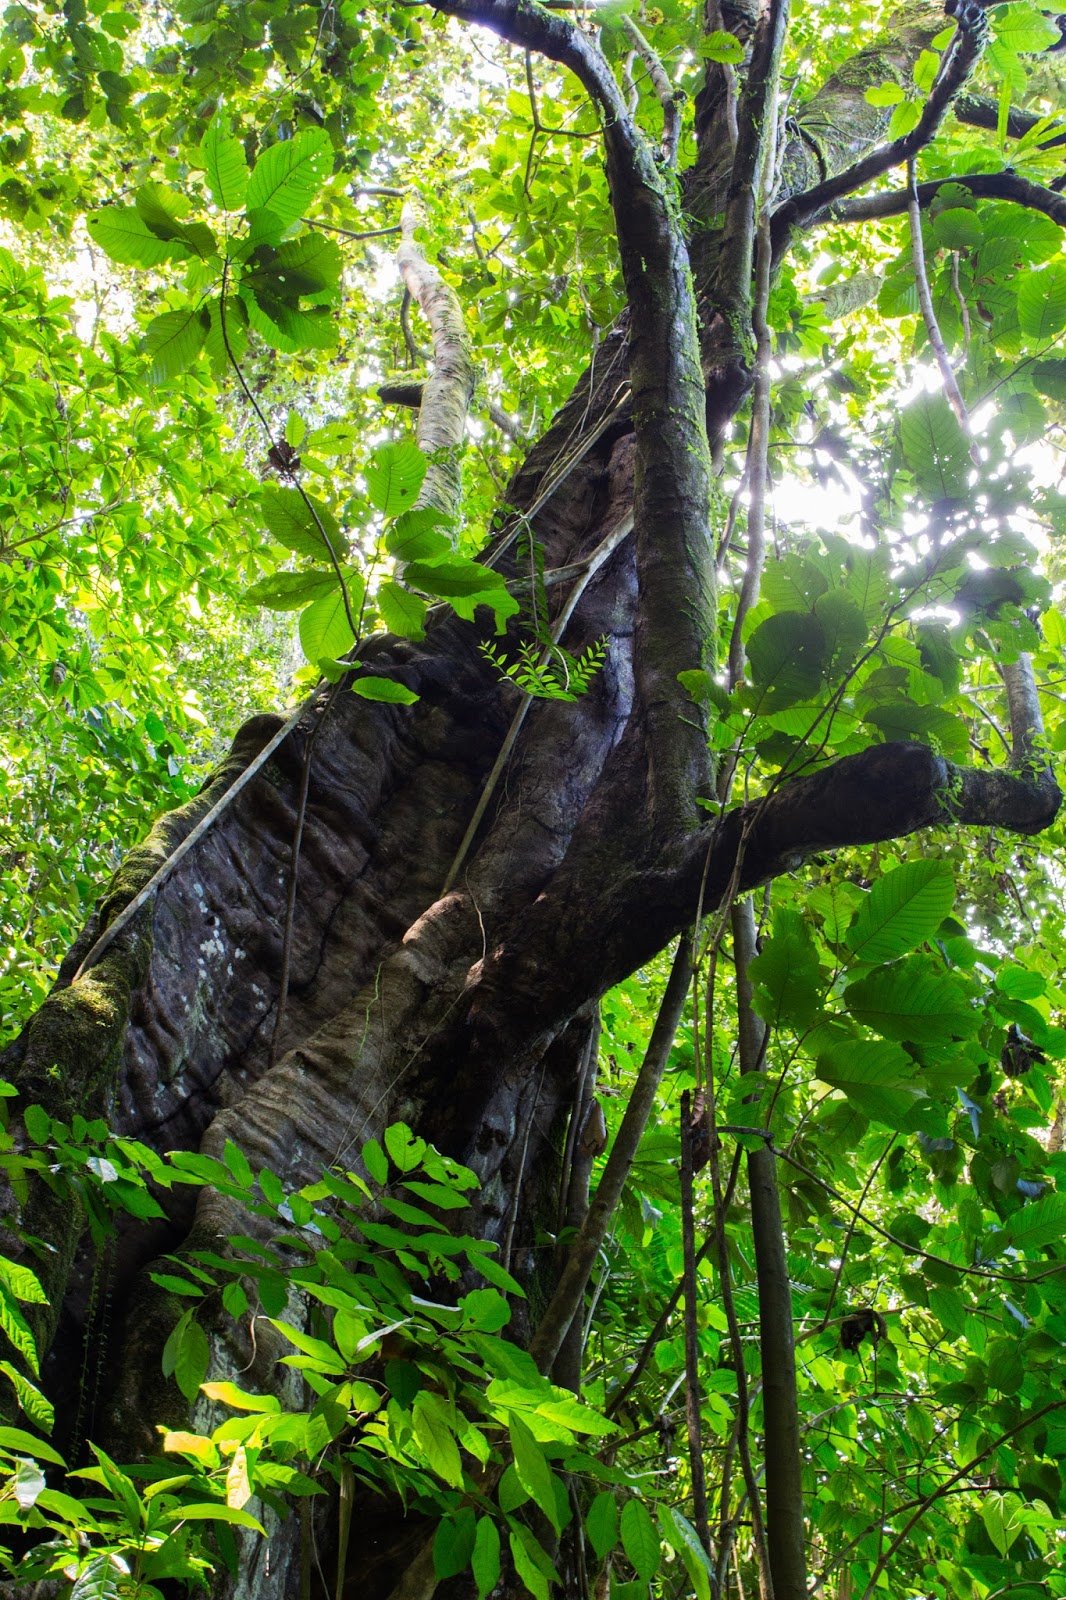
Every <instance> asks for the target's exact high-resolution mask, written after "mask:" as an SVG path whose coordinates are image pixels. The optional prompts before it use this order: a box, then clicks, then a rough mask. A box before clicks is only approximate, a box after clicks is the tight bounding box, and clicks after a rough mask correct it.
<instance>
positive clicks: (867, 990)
mask: <svg viewBox="0 0 1066 1600" xmlns="http://www.w3.org/2000/svg"><path fill="white" fill-rule="evenodd" d="M844 1003H845V1005H846V1006H847V1008H848V1010H849V1011H850V1012H851V1014H852V1016H854V1017H855V1018H856V1019H857V1020H858V1021H859V1022H861V1023H863V1024H865V1026H866V1027H868V1028H873V1029H874V1030H875V1032H877V1033H880V1034H881V1035H882V1036H883V1037H884V1038H886V1039H906V1040H910V1041H911V1042H913V1043H914V1044H949V1043H950V1042H951V1041H952V1040H953V1039H968V1038H971V1037H972V1036H973V1035H974V1034H975V1033H976V1031H977V1027H978V1024H979V1022H980V1014H979V1013H978V1012H977V1011H976V1010H975V1009H974V1008H973V1006H971V1004H970V999H969V995H968V993H967V991H966V989H965V988H964V987H963V986H962V984H961V983H960V982H959V981H958V980H957V979H956V978H955V977H954V976H953V975H951V974H938V973H937V971H936V969H935V968H930V967H929V966H928V965H927V964H926V963H925V962H923V961H922V960H921V958H920V957H912V958H911V959H910V960H908V961H899V962H894V963H893V964H892V965H891V966H887V967H878V968H876V969H875V970H874V971H873V972H871V973H869V974H868V975H867V976H866V977H864V978H859V979H858V980H857V982H855V983H851V984H849V985H848V987H847V989H846V990H845V991H844Z"/></svg>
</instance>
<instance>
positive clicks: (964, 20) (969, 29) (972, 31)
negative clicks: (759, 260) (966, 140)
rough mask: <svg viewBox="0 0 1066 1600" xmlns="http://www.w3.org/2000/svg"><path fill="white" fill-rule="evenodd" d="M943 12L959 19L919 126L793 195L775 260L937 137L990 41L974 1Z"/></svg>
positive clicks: (781, 215)
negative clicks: (829, 212) (809, 228)
mask: <svg viewBox="0 0 1066 1600" xmlns="http://www.w3.org/2000/svg"><path fill="white" fill-rule="evenodd" d="M944 9H945V11H946V12H947V14H948V15H949V16H953V17H954V18H955V20H956V23H957V28H956V32H955V37H954V38H953V39H952V41H951V43H950V45H949V46H948V48H947V51H946V52H945V54H944V57H943V59H942V61H941V63H940V70H939V72H938V73H937V76H936V81H935V82H934V84H933V87H932V88H931V89H930V91H929V98H928V99H927V101H926V103H925V106H924V107H923V110H922V115H921V118H920V119H919V121H918V123H917V124H916V126H915V127H914V128H912V130H911V132H910V133H907V134H904V135H903V136H902V137H901V138H899V139H893V140H891V141H890V142H889V143H888V144H883V145H879V146H878V147H877V149H876V150H871V151H870V153H869V154H868V155H866V156H863V157H862V158H861V160H859V161H856V162H855V163H854V164H853V165H852V166H850V167H846V168H845V169H844V171H843V172H839V173H837V174H836V175H835V176H834V177H831V178H828V179H826V181H825V182H824V183H818V184H815V186H814V188H813V189H808V190H807V191H806V193H804V194H797V195H793V197H792V199H791V200H788V201H786V202H785V204H784V205H782V206H781V207H779V209H778V210H777V212H776V213H775V216H774V222H773V236H774V247H775V248H774V253H775V256H778V255H780V253H781V252H782V251H783V250H784V248H785V247H786V245H787V243H788V238H789V235H790V233H791V231H792V229H793V228H796V227H803V226H806V225H808V224H809V223H810V222H811V221H813V220H814V218H816V217H817V216H819V215H820V214H821V213H822V212H824V211H825V209H826V207H827V206H831V205H832V204H833V203H834V202H835V201H837V200H841V199H843V198H844V196H845V195H849V194H853V193H854V191H855V190H856V189H861V188H863V187H864V185H866V184H867V183H872V182H873V180H874V179H875V178H879V177H880V176H881V174H882V173H883V172H888V171H889V170H890V169H891V168H892V167H898V166H900V165H901V164H902V163H903V162H904V161H909V160H910V158H911V157H912V156H915V155H917V153H918V151H919V150H922V149H924V148H925V146H926V145H927V144H929V142H930V140H931V139H932V138H933V137H934V136H935V134H936V132H937V129H938V128H939V127H940V125H941V123H942V122H943V120H944V118H945V116H946V115H947V112H948V109H949V107H950V106H951V104H952V102H953V100H954V99H955V97H956V96H957V94H958V93H959V90H960V89H961V88H962V86H963V84H964V83H965V82H966V80H967V78H969V76H970V74H971V73H972V72H973V69H974V67H975V66H976V65H977V62H978V60H979V59H980V56H981V52H982V50H983V49H984V46H985V40H986V38H987V36H988V22H987V19H986V18H985V14H984V12H983V11H982V10H981V8H980V7H979V6H977V5H975V4H974V3H973V0H947V4H946V5H945V7H944Z"/></svg>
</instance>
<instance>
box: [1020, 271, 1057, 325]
mask: <svg viewBox="0 0 1066 1600" xmlns="http://www.w3.org/2000/svg"><path fill="white" fill-rule="evenodd" d="M1018 322H1019V325H1020V326H1021V330H1022V332H1023V333H1026V334H1028V335H1029V337H1030V338H1031V339H1040V340H1050V339H1053V338H1054V337H1055V335H1056V334H1057V333H1058V332H1059V331H1060V329H1062V328H1064V327H1066V261H1052V262H1051V263H1050V264H1049V265H1048V266H1046V267H1041V269H1040V270H1039V272H1028V273H1026V275H1025V277H1024V278H1023V279H1022V281H1021V283H1020V284H1019V285H1018Z"/></svg>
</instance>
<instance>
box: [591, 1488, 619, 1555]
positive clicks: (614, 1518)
mask: <svg viewBox="0 0 1066 1600" xmlns="http://www.w3.org/2000/svg"><path fill="white" fill-rule="evenodd" d="M585 1531H586V1532H587V1534H588V1536H589V1543H590V1544H591V1546H592V1548H593V1549H594V1550H595V1552H596V1554H597V1556H599V1558H600V1560H601V1561H602V1560H603V1558H604V1556H605V1555H606V1554H607V1552H608V1550H613V1549H614V1546H615V1544H616V1542H617V1540H618V1502H617V1500H616V1498H615V1495H614V1491H613V1490H612V1489H601V1490H600V1492H599V1494H598V1495H596V1497H595V1498H594V1500H593V1502H592V1504H591V1505H590V1506H589V1508H588V1510H587V1512H586V1513H585Z"/></svg>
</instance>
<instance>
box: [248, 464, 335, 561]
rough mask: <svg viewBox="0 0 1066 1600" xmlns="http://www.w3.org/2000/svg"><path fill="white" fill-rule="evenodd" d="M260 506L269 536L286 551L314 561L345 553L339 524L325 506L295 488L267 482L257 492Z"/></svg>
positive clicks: (325, 559)
mask: <svg viewBox="0 0 1066 1600" xmlns="http://www.w3.org/2000/svg"><path fill="white" fill-rule="evenodd" d="M259 508H260V510H261V512H262V514H263V521H264V522H265V523H266V525H267V530H268V532H269V533H270V535H271V537H272V538H274V539H276V540H277V542H278V543H279V544H283V545H284V546H285V548H286V550H292V551H295V553H296V554H297V555H299V556H310V557H311V558H312V560H314V561H329V562H330V563H331V564H332V558H331V555H330V551H331V549H332V552H333V555H334V556H341V555H343V554H344V553H345V552H346V546H345V541H344V539H343V537H342V535H341V530H340V523H339V522H338V521H337V519H336V517H335V516H334V515H333V513H332V511H331V510H330V509H329V507H328V506H326V505H323V503H322V501H321V500H317V499H315V497H314V496H313V495H305V494H301V493H300V491H299V490H298V489H290V488H284V487H282V486H281V485H279V484H269V485H267V487H266V488H264V489H262V490H261V491H260V495H259Z"/></svg>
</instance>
